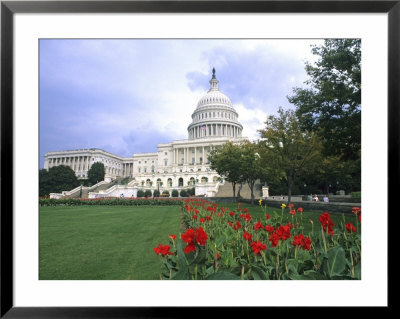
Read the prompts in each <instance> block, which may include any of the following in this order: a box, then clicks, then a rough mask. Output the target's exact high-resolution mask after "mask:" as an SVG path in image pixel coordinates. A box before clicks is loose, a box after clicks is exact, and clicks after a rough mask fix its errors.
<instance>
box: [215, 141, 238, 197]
mask: <svg viewBox="0 0 400 319" xmlns="http://www.w3.org/2000/svg"><path fill="white" fill-rule="evenodd" d="M208 161H209V162H210V168H211V169H213V170H215V171H216V172H217V173H218V174H219V175H220V176H222V177H224V178H225V180H226V181H228V182H230V183H231V184H232V191H233V200H234V201H236V192H235V190H236V185H237V184H238V183H241V182H242V181H243V177H242V173H241V167H242V151H241V147H240V146H239V145H238V144H233V143H232V142H228V143H225V144H224V145H222V146H221V147H218V148H215V149H213V150H212V151H211V152H210V155H209V156H208Z"/></svg>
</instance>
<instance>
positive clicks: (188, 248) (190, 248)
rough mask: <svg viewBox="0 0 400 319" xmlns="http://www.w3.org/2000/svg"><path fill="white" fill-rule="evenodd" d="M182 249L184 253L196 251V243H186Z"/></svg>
mask: <svg viewBox="0 0 400 319" xmlns="http://www.w3.org/2000/svg"><path fill="white" fill-rule="evenodd" d="M183 251H184V252H185V254H188V253H190V252H191V251H196V244H194V243H189V244H187V246H186V247H185V249H184V250H183Z"/></svg>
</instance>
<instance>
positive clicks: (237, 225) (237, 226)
mask: <svg viewBox="0 0 400 319" xmlns="http://www.w3.org/2000/svg"><path fill="white" fill-rule="evenodd" d="M240 228H242V225H240V223H239V221H236V224H235V226H233V229H234V230H236V229H240Z"/></svg>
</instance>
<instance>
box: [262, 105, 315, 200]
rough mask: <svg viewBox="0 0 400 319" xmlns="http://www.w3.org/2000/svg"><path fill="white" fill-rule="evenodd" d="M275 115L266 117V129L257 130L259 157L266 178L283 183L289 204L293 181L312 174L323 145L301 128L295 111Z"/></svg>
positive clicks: (313, 134) (280, 112) (281, 110)
mask: <svg viewBox="0 0 400 319" xmlns="http://www.w3.org/2000/svg"><path fill="white" fill-rule="evenodd" d="M278 115H279V116H274V115H271V116H269V117H268V119H267V121H266V122H265V124H266V127H265V128H264V129H262V130H259V133H260V134H261V138H262V140H261V141H260V142H259V144H260V156H261V159H262V162H263V163H264V170H265V172H266V174H267V175H268V176H270V177H271V178H272V179H275V180H277V179H280V178H282V177H283V178H284V179H285V180H286V182H287V190H288V202H289V203H290V201H291V196H292V187H293V183H294V181H295V179H296V178H297V177H298V176H299V174H301V173H303V172H304V171H313V170H314V169H315V168H316V167H317V163H319V161H320V159H321V149H322V144H321V142H320V139H319V137H318V136H317V135H316V134H315V133H314V132H308V131H303V130H302V129H301V128H300V123H299V120H298V119H297V117H296V115H295V113H294V111H292V110H288V111H284V110H283V109H282V108H279V110H278Z"/></svg>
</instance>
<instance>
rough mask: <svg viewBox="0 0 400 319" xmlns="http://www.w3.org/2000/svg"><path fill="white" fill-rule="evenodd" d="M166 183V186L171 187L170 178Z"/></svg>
mask: <svg viewBox="0 0 400 319" xmlns="http://www.w3.org/2000/svg"><path fill="white" fill-rule="evenodd" d="M167 185H168V187H172V179H171V178H168V180H167Z"/></svg>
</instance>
